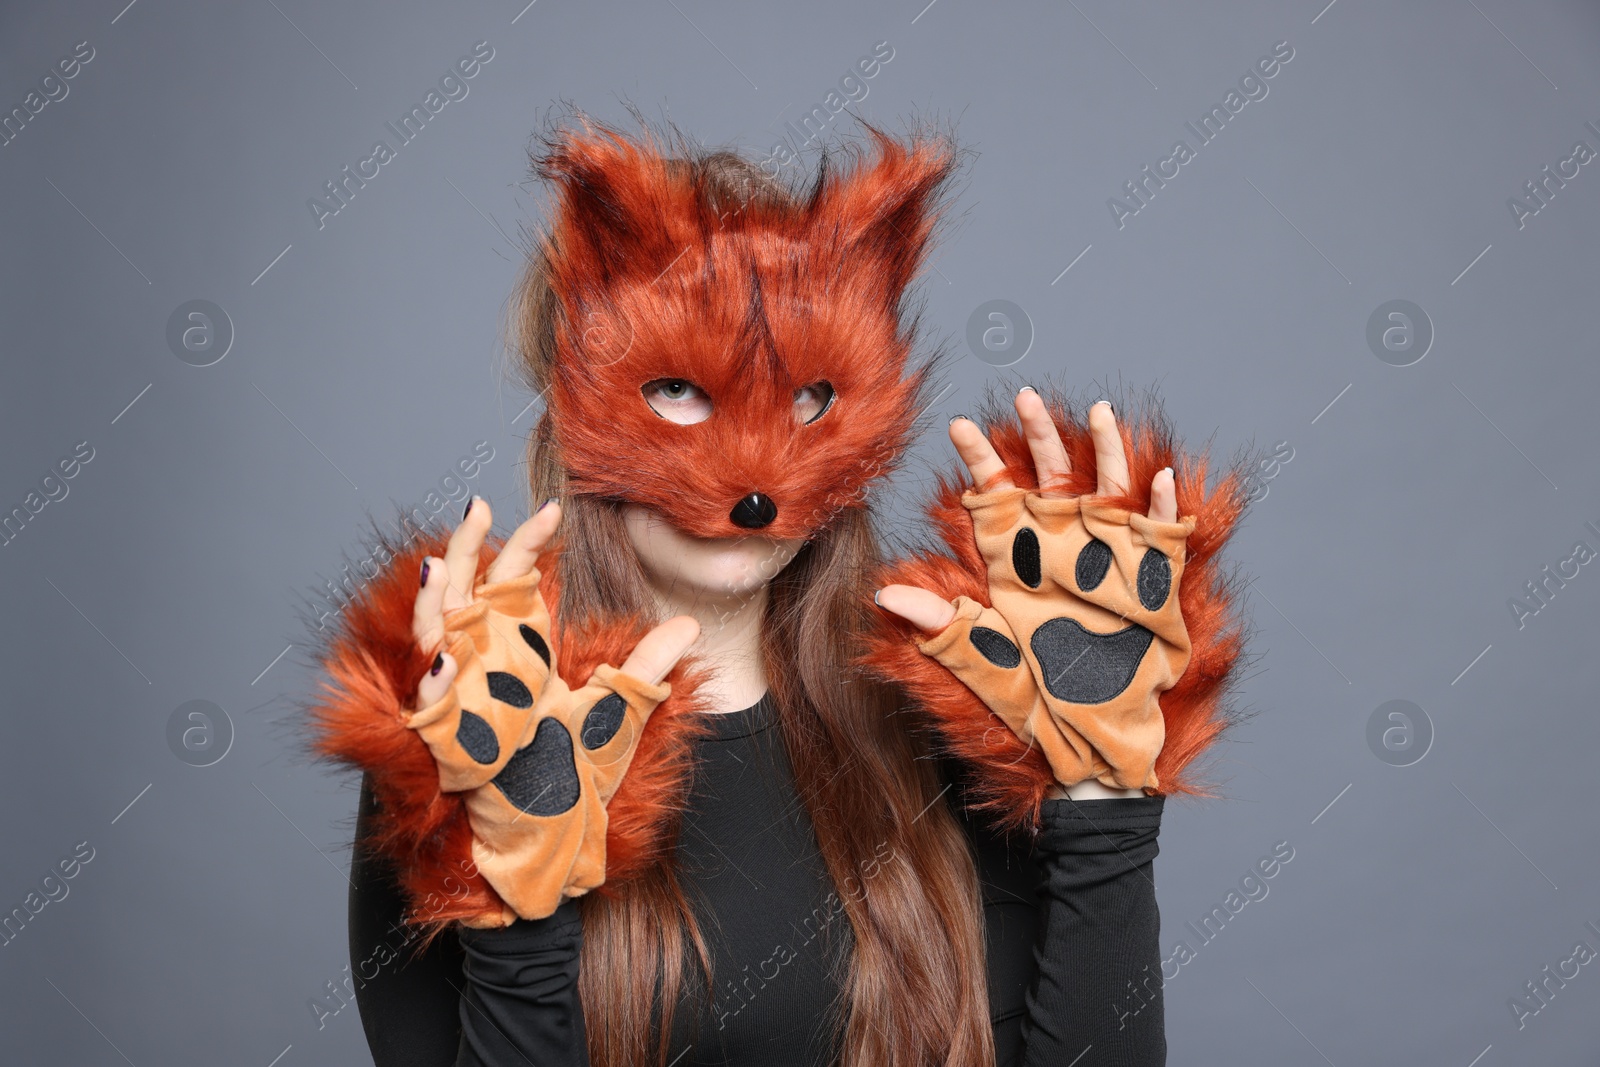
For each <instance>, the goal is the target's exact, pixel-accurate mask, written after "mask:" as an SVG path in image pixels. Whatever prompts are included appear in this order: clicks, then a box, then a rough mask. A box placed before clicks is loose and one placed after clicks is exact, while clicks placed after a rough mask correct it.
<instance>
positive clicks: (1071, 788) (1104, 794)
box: [1045, 778, 1145, 800]
mask: <svg viewBox="0 0 1600 1067" xmlns="http://www.w3.org/2000/svg"><path fill="white" fill-rule="evenodd" d="M1144 795H1145V793H1144V790H1143V789H1117V788H1113V787H1111V786H1106V785H1101V784H1100V782H1099V780H1098V779H1094V778H1085V779H1084V780H1083V781H1081V782H1076V783H1074V784H1073V785H1068V786H1064V785H1055V786H1052V787H1051V789H1050V791H1049V792H1048V793H1046V794H1045V799H1046V800H1120V799H1123V798H1125V797H1142V796H1144Z"/></svg>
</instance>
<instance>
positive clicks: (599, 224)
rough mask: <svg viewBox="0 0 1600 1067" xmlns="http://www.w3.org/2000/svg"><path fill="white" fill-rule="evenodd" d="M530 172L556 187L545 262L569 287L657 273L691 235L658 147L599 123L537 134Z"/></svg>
mask: <svg viewBox="0 0 1600 1067" xmlns="http://www.w3.org/2000/svg"><path fill="white" fill-rule="evenodd" d="M543 143H544V149H545V150H544V152H543V154H541V155H539V156H537V157H536V158H535V159H534V173H535V174H536V175H537V176H538V177H540V178H542V179H544V180H545V181H546V182H549V183H550V184H551V185H553V186H554V187H555V188H556V190H557V210H556V212H555V218H556V219H557V220H559V221H558V224H557V226H556V228H555V231H554V232H553V233H552V234H551V235H550V236H551V238H552V243H553V245H554V249H555V252H556V255H555V256H554V257H553V260H554V261H553V263H552V266H553V267H555V269H556V271H557V275H558V278H559V280H560V281H561V282H564V283H566V284H565V286H564V287H565V288H566V290H567V291H569V292H578V291H582V290H583V289H585V288H587V287H589V286H596V287H599V288H606V287H608V286H609V285H610V284H611V283H612V282H614V281H616V280H617V279H619V278H620V277H622V276H625V275H634V274H643V275H644V277H646V278H649V277H653V276H655V275H656V274H658V273H659V272H660V271H661V270H662V269H663V268H665V267H666V265H667V264H668V263H669V262H671V260H672V259H673V257H675V256H677V255H679V254H681V253H682V251H683V249H684V247H685V246H686V245H687V244H688V243H689V242H690V241H691V240H698V237H697V235H694V234H692V233H691V230H692V227H691V226H690V225H689V222H690V220H692V219H693V218H694V216H695V212H694V211H693V210H687V211H686V210H685V208H686V207H687V206H688V205H687V204H686V203H685V197H686V194H687V193H688V190H687V189H686V188H685V185H684V183H683V182H681V181H674V180H673V177H674V176H673V175H672V173H671V164H670V162H669V160H668V159H667V158H665V157H664V155H663V154H662V153H661V152H660V151H658V150H657V147H656V146H655V145H654V144H653V143H651V142H649V141H646V142H645V143H640V144H636V143H634V142H632V141H630V140H629V139H628V138H626V137H623V136H621V135H620V134H618V133H617V132H616V131H614V130H612V129H610V128H608V127H605V126H586V128H585V129H584V130H583V131H582V132H577V131H562V132H561V133H558V134H552V135H548V136H546V137H545V139H544V142H543Z"/></svg>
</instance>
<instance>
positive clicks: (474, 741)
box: [456, 708, 500, 766]
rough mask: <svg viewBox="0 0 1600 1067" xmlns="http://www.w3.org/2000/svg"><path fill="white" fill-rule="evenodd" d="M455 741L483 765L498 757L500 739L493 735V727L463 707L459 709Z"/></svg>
mask: <svg viewBox="0 0 1600 1067" xmlns="http://www.w3.org/2000/svg"><path fill="white" fill-rule="evenodd" d="M456 743H457V744H459V745H460V746H461V747H462V748H463V749H465V750H466V753H467V755H469V756H471V757H472V758H473V759H475V760H477V761H478V762H479V763H482V764H483V765H484V766H488V765H489V764H491V763H493V762H494V761H495V760H497V759H499V758H500V739H499V738H498V737H496V736H495V735H494V727H492V726H490V725H489V724H488V723H487V722H485V721H484V719H483V717H482V716H479V715H474V714H473V713H472V712H470V711H468V710H466V709H465V708H463V709H461V724H460V725H459V726H457V727H456Z"/></svg>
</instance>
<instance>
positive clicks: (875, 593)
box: [872, 589, 883, 608]
mask: <svg viewBox="0 0 1600 1067" xmlns="http://www.w3.org/2000/svg"><path fill="white" fill-rule="evenodd" d="M881 592H883V590H882V589H874V590H873V591H872V602H873V603H874V604H878V594H879V593H881ZM878 606H879V607H880V608H881V607H883V605H882V604H878Z"/></svg>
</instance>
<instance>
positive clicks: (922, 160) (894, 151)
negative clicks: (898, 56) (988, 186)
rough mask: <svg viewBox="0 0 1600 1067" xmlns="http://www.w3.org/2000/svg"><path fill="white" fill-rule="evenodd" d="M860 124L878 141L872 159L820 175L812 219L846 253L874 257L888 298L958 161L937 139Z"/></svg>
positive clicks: (901, 284) (921, 249)
mask: <svg viewBox="0 0 1600 1067" xmlns="http://www.w3.org/2000/svg"><path fill="white" fill-rule="evenodd" d="M863 125H866V128H867V130H868V132H869V133H870V134H871V135H872V139H873V141H874V142H875V143H876V145H877V149H878V155H877V158H876V160H875V161H874V162H872V163H871V164H869V165H863V166H859V167H856V168H854V169H851V170H847V171H843V172H834V173H826V168H827V158H826V157H824V162H823V167H824V170H825V173H824V175H823V176H822V177H821V178H820V179H819V183H818V189H817V194H816V200H815V203H814V205H813V210H814V212H815V216H814V217H815V224H816V225H817V226H818V227H819V228H821V229H824V230H825V229H827V228H832V227H837V228H838V230H839V231H840V232H841V233H842V234H843V236H844V238H845V241H844V243H845V247H846V248H847V249H848V250H849V252H850V254H851V255H852V257H857V256H858V257H860V258H861V259H864V260H869V261H870V260H875V261H877V266H878V268H879V272H880V273H879V276H880V277H882V278H883V281H884V296H885V298H886V299H887V300H888V301H889V302H890V303H891V304H892V303H895V302H897V301H898V300H899V298H900V294H901V293H902V292H903V291H904V290H905V288H906V286H907V285H909V284H911V279H912V278H914V277H915V276H916V273H917V270H918V269H919V268H920V267H921V266H922V260H923V257H924V256H925V255H926V254H927V251H928V247H929V244H930V241H931V238H932V235H933V229H934V226H935V224H936V223H937V221H938V216H939V213H940V208H941V199H942V194H943V192H944V190H945V188H946V186H947V184H948V182H949V181H950V179H951V177H952V176H954V174H955V172H956V169H957V165H958V160H957V156H956V151H955V147H954V145H953V144H952V143H951V142H950V141H948V140H945V139H942V138H927V137H924V138H917V139H914V140H913V141H911V143H910V144H909V145H907V144H904V143H902V142H900V141H898V140H896V139H895V138H893V137H891V136H889V135H888V134H886V133H884V132H883V131H881V130H879V129H878V128H877V127H875V126H871V125H867V124H865V123H863Z"/></svg>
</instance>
